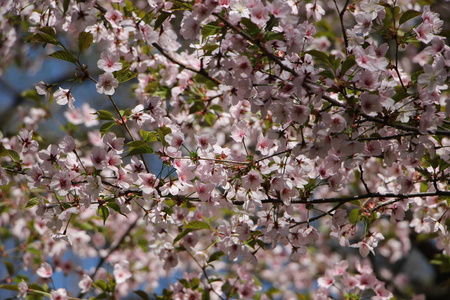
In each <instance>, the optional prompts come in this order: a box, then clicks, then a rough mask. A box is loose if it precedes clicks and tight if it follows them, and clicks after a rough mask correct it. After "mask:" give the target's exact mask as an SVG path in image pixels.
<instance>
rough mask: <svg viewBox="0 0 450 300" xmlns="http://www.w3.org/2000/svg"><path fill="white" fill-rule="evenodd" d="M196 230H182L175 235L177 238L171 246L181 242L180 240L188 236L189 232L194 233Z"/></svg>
mask: <svg viewBox="0 0 450 300" xmlns="http://www.w3.org/2000/svg"><path fill="white" fill-rule="evenodd" d="M196 230H198V229H194V228H188V229H185V230H183V231H182V232H181V233H180V234H178V235H177V237H176V238H175V239H174V240H173V244H174V245H175V244H176V243H177V242H178V241H179V240H181V239H182V238H184V237H185V236H186V235H188V234H189V233H191V232H194V231H196Z"/></svg>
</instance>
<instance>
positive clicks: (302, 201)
mask: <svg viewBox="0 0 450 300" xmlns="http://www.w3.org/2000/svg"><path fill="white" fill-rule="evenodd" d="M432 196H450V191H436V192H429V193H412V194H395V193H386V194H382V193H366V194H362V195H356V196H347V197H340V198H337V197H332V198H321V199H310V200H305V199H298V200H292V201H291V204H324V203H347V202H351V201H355V200H361V199H368V198H398V199H407V198H414V197H432ZM261 202H262V203H264V204H267V203H279V204H281V203H283V202H282V201H281V200H278V199H276V198H269V199H265V200H262V201H261ZM233 204H235V205H243V204H244V201H233Z"/></svg>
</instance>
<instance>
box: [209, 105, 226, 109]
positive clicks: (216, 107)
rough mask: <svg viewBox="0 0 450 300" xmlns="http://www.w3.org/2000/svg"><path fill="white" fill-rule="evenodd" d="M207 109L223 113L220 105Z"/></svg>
mask: <svg viewBox="0 0 450 300" xmlns="http://www.w3.org/2000/svg"><path fill="white" fill-rule="evenodd" d="M209 109H210V110H215V111H223V108H222V106H220V105H218V104H214V105H211V106H210V107H209Z"/></svg>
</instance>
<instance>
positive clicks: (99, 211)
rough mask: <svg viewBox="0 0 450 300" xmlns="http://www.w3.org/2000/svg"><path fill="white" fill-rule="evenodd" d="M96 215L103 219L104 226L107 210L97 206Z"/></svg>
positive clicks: (107, 214)
mask: <svg viewBox="0 0 450 300" xmlns="http://www.w3.org/2000/svg"><path fill="white" fill-rule="evenodd" d="M97 213H98V215H99V216H100V217H102V219H103V225H105V223H106V220H107V219H108V217H109V209H108V207H106V206H99V207H98V209H97Z"/></svg>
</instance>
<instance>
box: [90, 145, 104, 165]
mask: <svg viewBox="0 0 450 300" xmlns="http://www.w3.org/2000/svg"><path fill="white" fill-rule="evenodd" d="M106 154H107V153H106V150H105V149H103V148H100V147H94V148H93V149H92V152H91V161H92V164H93V165H94V167H95V168H96V169H97V170H103V169H104V168H105V167H106V165H107V163H106Z"/></svg>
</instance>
